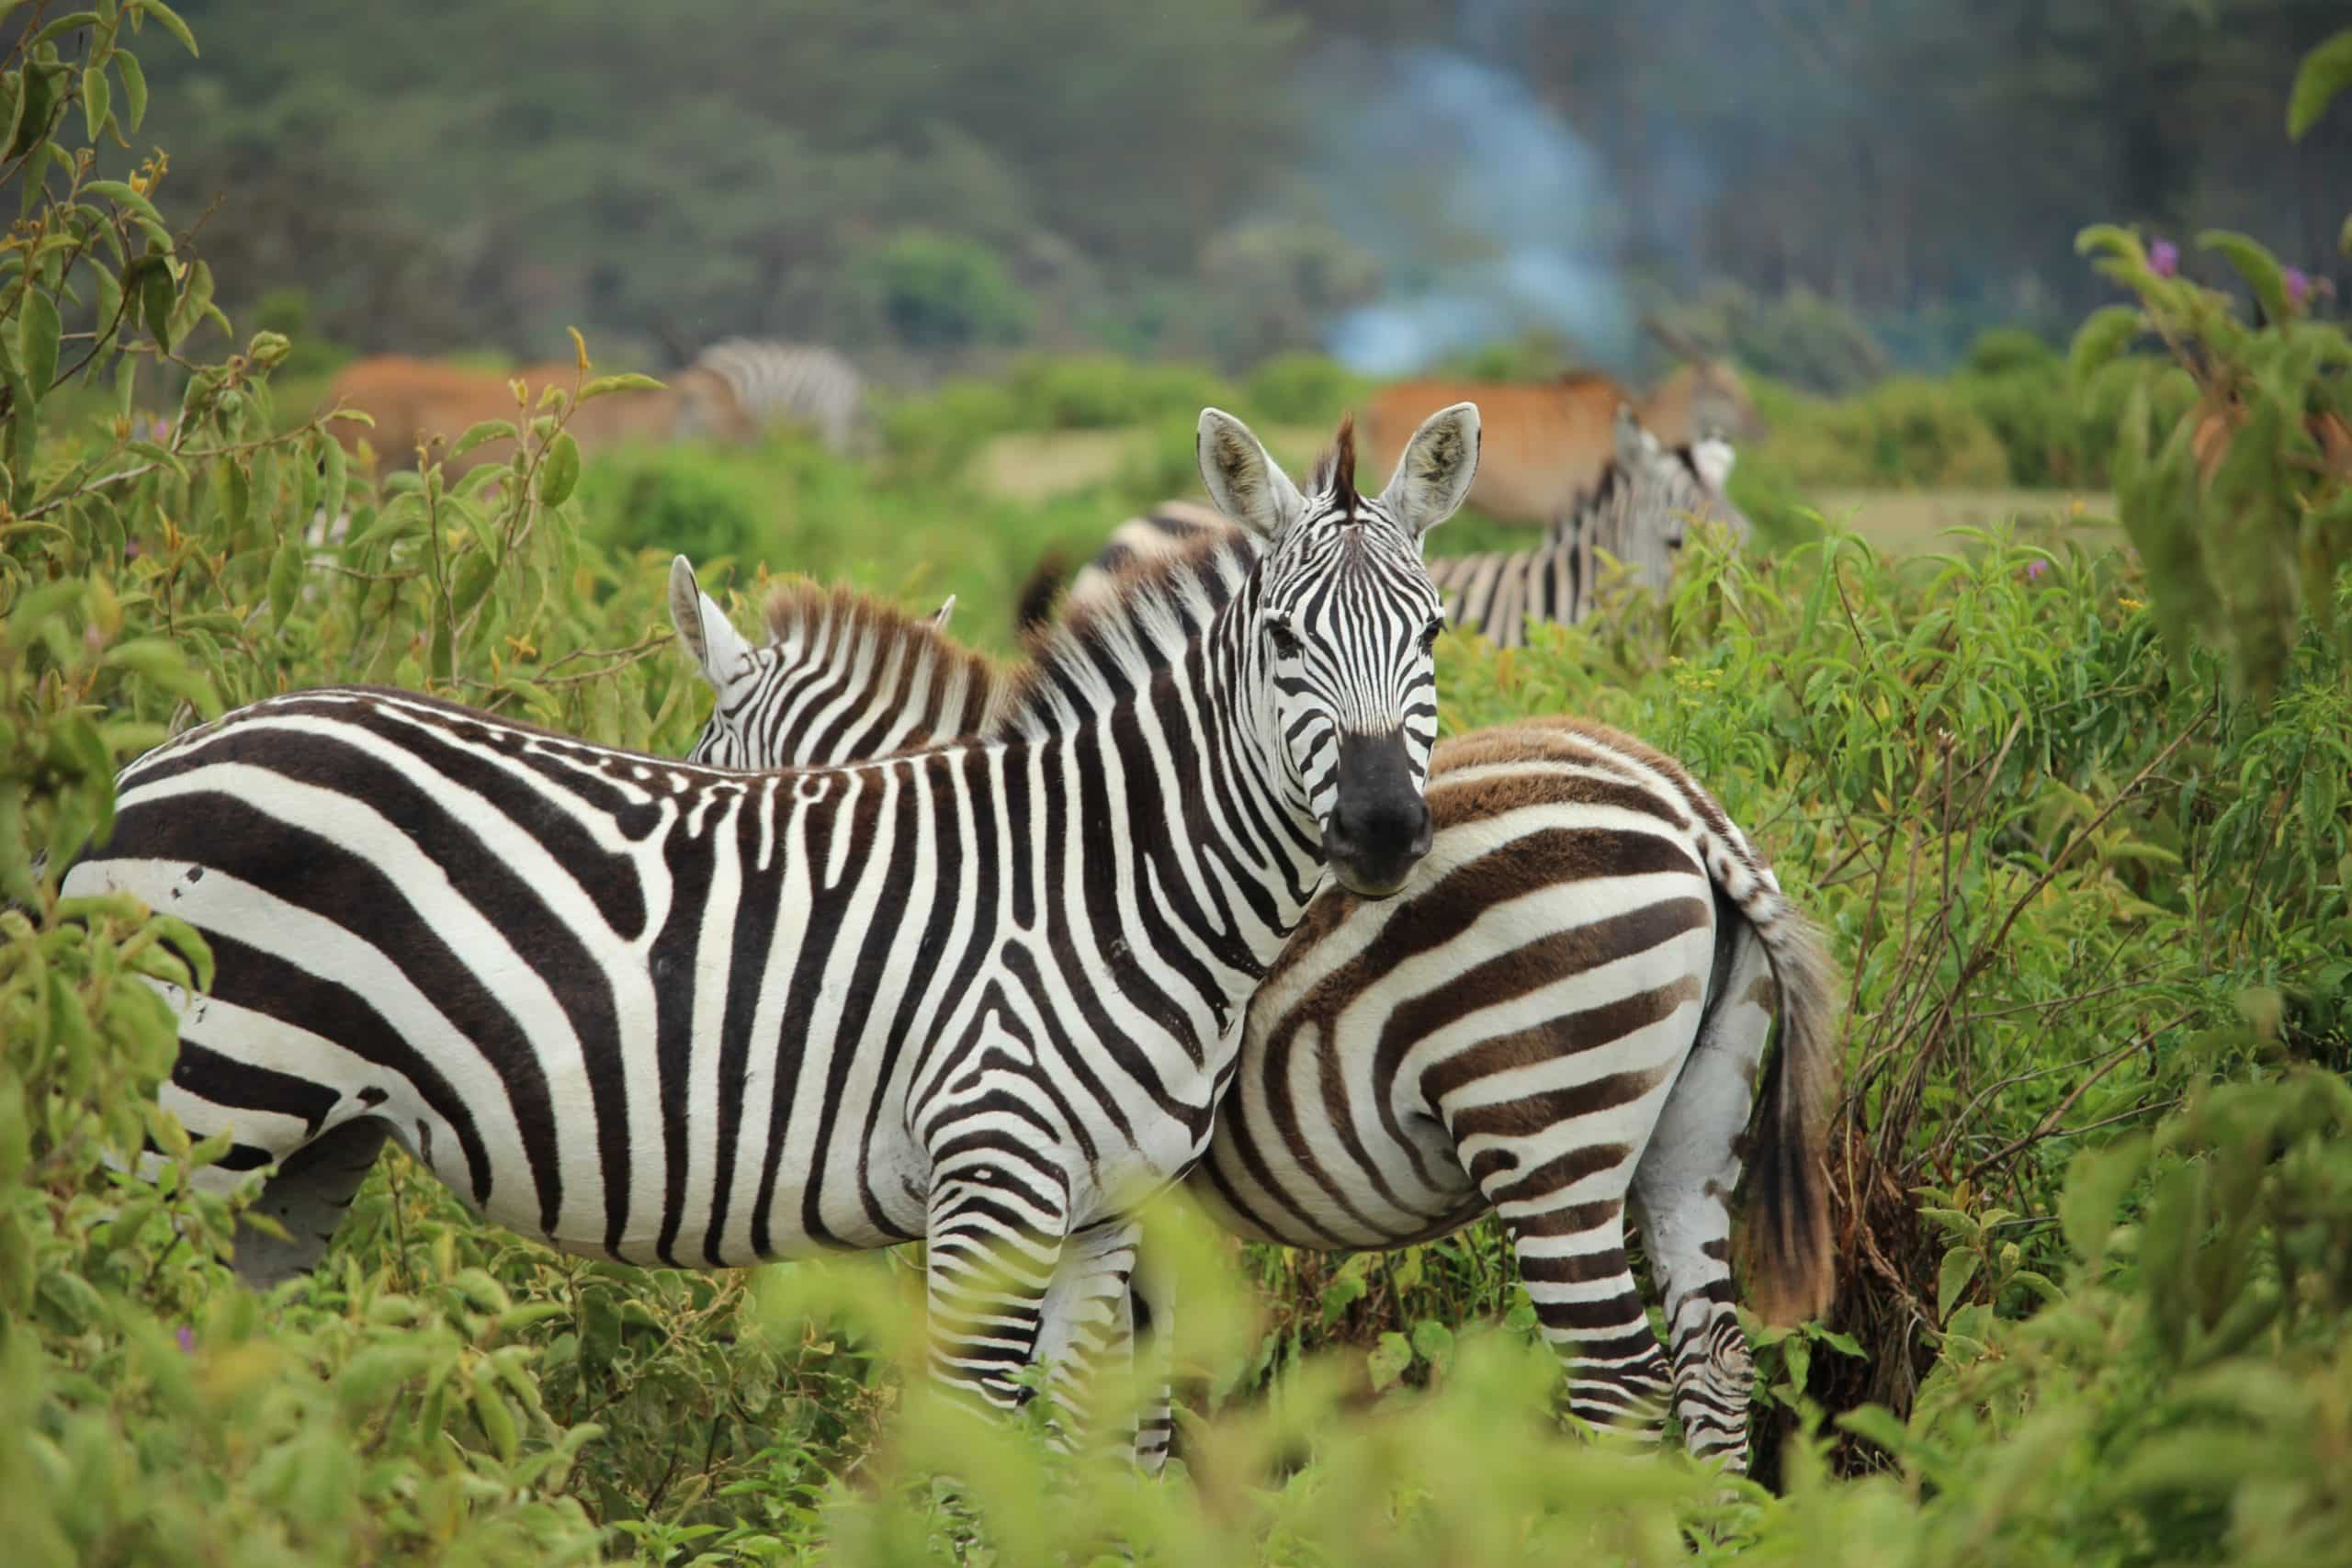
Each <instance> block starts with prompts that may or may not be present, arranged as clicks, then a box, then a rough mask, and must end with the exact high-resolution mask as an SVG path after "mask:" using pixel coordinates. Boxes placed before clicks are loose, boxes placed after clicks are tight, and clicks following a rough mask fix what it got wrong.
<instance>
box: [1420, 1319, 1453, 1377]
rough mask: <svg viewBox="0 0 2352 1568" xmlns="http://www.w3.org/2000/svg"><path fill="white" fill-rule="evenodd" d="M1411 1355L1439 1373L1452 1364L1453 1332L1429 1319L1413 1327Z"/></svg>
mask: <svg viewBox="0 0 2352 1568" xmlns="http://www.w3.org/2000/svg"><path fill="white" fill-rule="evenodd" d="M1413 1353H1414V1354H1415V1355H1417V1356H1419V1358H1420V1359H1422V1360H1424V1361H1427V1362H1428V1363H1429V1364H1430V1366H1432V1367H1434V1368H1436V1369H1437V1370H1438V1371H1441V1372H1442V1371H1445V1370H1446V1368H1448V1367H1450V1366H1452V1365H1453V1330H1452V1329H1451V1328H1448V1327H1447V1326H1446V1325H1443V1324H1442V1323H1439V1322H1437V1321H1435V1320H1434V1319H1431V1318H1423V1319H1422V1320H1421V1321H1420V1322H1419V1323H1417V1324H1415V1325H1413Z"/></svg>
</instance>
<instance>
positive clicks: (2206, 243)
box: [2197, 229, 2292, 323]
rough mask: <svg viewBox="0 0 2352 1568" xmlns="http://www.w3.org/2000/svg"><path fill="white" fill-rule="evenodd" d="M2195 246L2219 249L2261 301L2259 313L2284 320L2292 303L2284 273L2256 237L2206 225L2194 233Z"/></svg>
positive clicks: (2290, 309)
mask: <svg viewBox="0 0 2352 1568" xmlns="http://www.w3.org/2000/svg"><path fill="white" fill-rule="evenodd" d="M2197 248H2198V249H2199V250H2202V251H2219V252H2221V253H2222V260H2224V261H2226V262H2228V263H2229V264H2230V265H2231V266H2232V267H2233V269H2235V270H2236V272H2237V275H2238V276H2240V277H2243V278H2245V284H2246V287H2247V288H2251V289H2253V290H2254V297H2255V298H2256V299H2258V300H2260V301H2261V302H2262V313H2263V315H2264V316H2265V317H2266V318H2267V319H2268V320H2269V321H2272V322H2273V323H2277V322H2280V321H2285V320H2287V318H2288V316H2289V315H2290V313H2291V311H2292V307H2290V305H2289V304H2288V302H2287V278H2286V275H2285V274H2284V273H2282V272H2280V271H2279V269H2278V257H2276V256H2274V255H2272V254H2270V253H2269V251H2267V249H2265V248H2264V247H2263V245H2262V243H2261V242H2260V241H2258V240H2256V239H2255V238H2254V237H2253V236H2252V235H2248V234H2240V233H2235V232H2233V231H2230V230H2227V229H2208V230H2206V231H2204V232H2203V233H2201V234H2199V235H2198V236H2197Z"/></svg>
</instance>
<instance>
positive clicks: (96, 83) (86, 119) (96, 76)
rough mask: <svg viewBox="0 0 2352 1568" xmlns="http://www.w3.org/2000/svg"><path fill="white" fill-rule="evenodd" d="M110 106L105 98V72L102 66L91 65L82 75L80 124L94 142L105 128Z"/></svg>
mask: <svg viewBox="0 0 2352 1568" xmlns="http://www.w3.org/2000/svg"><path fill="white" fill-rule="evenodd" d="M111 107H112V105H111V104H110V103H109V102H108V99H107V71H106V67H105V66H103V65H92V66H88V67H86V68H85V69H84V71H83V73H82V123H83V125H84V126H85V127H86V128H87V129H88V130H89V133H90V140H91V141H96V140H97V139H98V133H99V132H100V131H102V130H105V129H106V128H107V112H108V111H109V109H110V108H111Z"/></svg>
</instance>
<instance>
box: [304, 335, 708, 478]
mask: <svg viewBox="0 0 2352 1568" xmlns="http://www.w3.org/2000/svg"><path fill="white" fill-rule="evenodd" d="M580 379H581V377H580V373H579V370H578V368H577V367H575V366H574V365H572V364H571V363H570V362H568V361H548V362H547V363H544V364H538V365H527V366H525V367H523V368H522V369H520V370H516V371H515V372H513V373H511V374H503V373H500V372H496V371H489V370H468V369H464V368H462V367H458V366H454V365H439V364H435V363H434V362H432V361H430V360H423V359H413V358H411V357H409V356H408V355H401V354H386V355H375V356H373V357H371V358H368V359H361V360H356V361H354V362H353V363H352V364H350V365H347V366H345V367H344V368H343V369H342V370H341V371H340V372H338V373H337V374H336V376H335V378H334V381H333V382H331V383H330V384H329V385H328V388H327V393H326V397H325V400H323V401H322V404H321V407H322V409H333V408H338V407H340V408H355V409H361V410H364V411H366V412H368V413H369V414H370V415H372V416H374V418H375V421H376V423H375V425H374V427H373V428H370V427H368V426H367V425H364V424H361V423H357V422H356V421H350V420H338V421H336V422H335V423H334V424H333V425H332V426H330V428H331V429H332V430H333V431H334V437H335V439H336V440H337V441H340V442H341V443H342V444H343V446H344V448H345V450H346V451H350V452H354V453H356V452H357V450H358V447H359V443H360V441H361V440H362V438H365V440H366V441H367V443H368V446H370V447H372V448H374V450H375V453H376V457H377V462H378V465H379V468H382V469H383V470H384V471H386V472H390V471H391V470H394V469H397V468H407V467H409V466H411V465H412V464H413V463H414V462H415V461H416V449H417V446H418V445H419V444H420V443H422V442H426V441H432V440H436V439H437V440H438V441H439V443H440V444H441V445H440V446H439V447H437V448H436V449H435V454H434V456H435V457H436V458H437V459H438V460H439V461H440V463H441V466H442V471H443V473H444V474H445V475H447V477H448V478H450V479H456V478H457V477H458V475H460V474H463V473H466V472H467V471H469V470H470V469H472V468H479V467H480V466H481V465H482V464H484V463H503V462H505V461H506V460H507V459H508V458H509V457H512V456H513V455H514V443H512V442H510V441H491V442H486V443H484V444H483V445H481V446H477V447H475V448H473V449H472V450H471V451H469V452H467V453H465V454H463V455H462V456H459V457H454V458H453V457H448V456H447V448H448V446H449V445H451V444H453V443H455V442H456V441H457V439H458V437H459V436H460V435H463V434H465V433H466V432H467V430H469V428H471V427H472V426H474V425H476V424H479V423H481V422H482V421H484V420H492V419H513V418H514V417H515V412H516V410H515V393H514V389H513V387H512V383H513V382H515V381H516V380H520V381H522V382H523V383H524V385H525V388H526V396H527V398H528V400H529V403H530V406H531V408H532V409H533V410H537V408H538V406H539V397H540V394H541V392H542V391H543V390H544V389H546V388H548V387H549V386H556V387H563V388H567V389H568V388H570V387H571V386H573V385H574V384H575V383H576V382H578V381H579V380H580ZM665 380H666V385H664V386H663V387H662V388H660V389H649V390H639V391H623V392H608V393H606V394H605V396H603V397H600V398H596V399H594V400H591V401H589V402H586V403H583V404H582V405H581V406H580V408H579V409H578V410H577V411H576V412H573V414H572V416H571V422H570V423H569V424H567V425H566V427H565V428H566V429H568V430H570V431H571V434H572V438H573V439H574V440H575V441H577V442H579V444H580V450H581V453H582V456H583V457H585V456H593V455H594V454H595V453H597V452H601V451H605V450H607V449H609V448H611V447H614V446H620V445H621V444H623V443H624V442H628V441H632V440H636V441H666V440H671V439H674V438H677V437H682V436H693V435H702V436H709V437H712V438H715V439H718V440H728V441H736V440H748V439H749V438H750V437H751V436H752V434H753V427H752V421H751V420H750V419H749V418H748V417H747V416H746V415H745V414H744V412H743V411H742V409H741V406H740V405H739V404H738V402H737V401H736V398H735V394H734V391H733V389H731V388H730V387H729V384H728V382H727V380H726V378H723V377H722V376H720V375H719V374H718V372H716V371H714V370H710V369H707V368H703V367H690V368H688V369H684V370H681V371H678V372H676V373H674V374H673V375H671V376H669V377H667V378H665Z"/></svg>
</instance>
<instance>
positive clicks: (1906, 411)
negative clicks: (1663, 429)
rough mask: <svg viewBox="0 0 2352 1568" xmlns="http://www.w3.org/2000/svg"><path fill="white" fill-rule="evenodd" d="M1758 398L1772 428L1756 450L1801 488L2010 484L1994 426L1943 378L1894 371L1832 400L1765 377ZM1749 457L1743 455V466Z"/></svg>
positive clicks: (2006, 464)
mask: <svg viewBox="0 0 2352 1568" xmlns="http://www.w3.org/2000/svg"><path fill="white" fill-rule="evenodd" d="M1756 400H1757V408H1758V412H1761V413H1762V414H1763V415H1764V417H1765V419H1766V420H1767V422H1768V423H1770V434H1769V435H1768V436H1766V437H1765V439H1764V440H1762V441H1760V442H1758V443H1755V444H1754V446H1753V455H1754V456H1756V457H1763V458H1765V459H1766V460H1767V461H1768V462H1769V463H1770V464H1771V465H1773V466H1775V467H1777V468H1778V469H1779V470H1781V472H1783V473H1785V474H1786V475H1788V477H1789V479H1791V480H1792V481H1793V482H1794V483H1796V484H1798V485H1801V486H1826V487H1866V486H1867V487H1877V486H1898V485H1899V486H1918V487H1921V488H1928V489H1940V488H1956V487H1971V486H1973V487H1979V488H1987V487H1996V486H1999V485H2003V484H2007V482H2009V477H2010V476H2009V466H2008V459H2007V456H2006V455H2005V454H2004V453H2003V451H2002V448H2001V443H2000V440H1999V438H1998V437H1997V436H1996V434H1995V433H1994V431H1993V429H1992V427H1991V426H1990V425H1989V424H1987V423H1985V420H1984V418H1983V417H1982V416H1981V415H1980V414H1978V413H1977V412H1976V411H1975V410H1973V409H1972V408H1971V407H1969V406H1968V404H1967V403H1966V402H1965V401H1964V400H1962V398H1961V397H1960V395H1959V394H1958V392H1957V391H1956V390H1955V389H1953V388H1952V387H1951V386H1948V385H1946V384H1944V383H1941V382H1936V381H1928V380H1922V379H1919V378H1914V377H1897V378H1892V379H1889V380H1885V381H1882V382H1880V383H1879V384H1878V385H1877V386H1875V387H1872V388H1871V389H1870V390H1869V391H1867V392H1862V393H1859V394H1857V395H1855V396H1853V397H1850V398H1843V399H1839V400H1836V401H1827V400H1821V399H1817V398H1812V397H1807V396H1804V394H1802V393H1797V392H1793V391H1792V390H1789V389H1783V388H1776V387H1774V386H1772V385H1771V384H1770V383H1766V384H1761V385H1759V386H1758V388H1757V389H1756ZM1750 455H1751V454H1750V453H1748V452H1743V453H1742V454H1741V457H1740V466H1741V467H1742V468H1746V467H1747V465H1748V462H1749V457H1750ZM1735 473H1736V470H1735Z"/></svg>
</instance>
